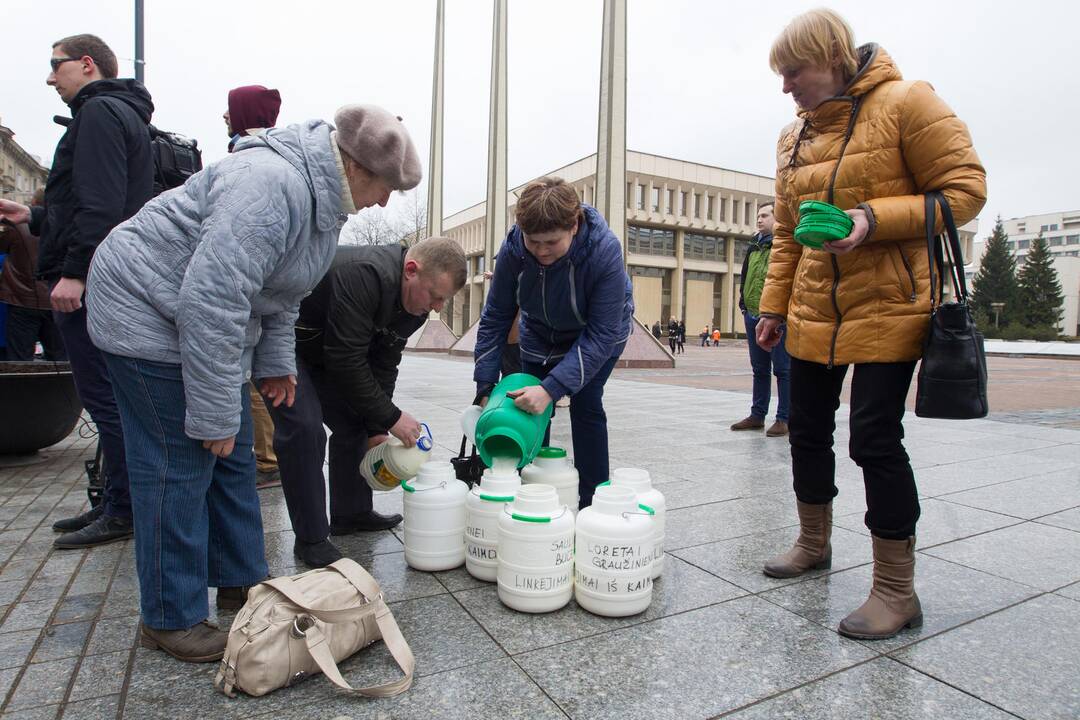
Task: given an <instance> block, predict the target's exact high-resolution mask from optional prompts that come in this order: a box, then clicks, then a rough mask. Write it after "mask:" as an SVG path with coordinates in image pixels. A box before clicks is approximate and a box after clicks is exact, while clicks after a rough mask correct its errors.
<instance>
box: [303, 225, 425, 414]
mask: <svg viewBox="0 0 1080 720" xmlns="http://www.w3.org/2000/svg"><path fill="white" fill-rule="evenodd" d="M405 252H406V249H405V248H404V247H403V246H401V245H367V246H359V247H355V246H354V247H342V248H339V249H338V252H337V256H336V257H335V258H334V264H333V265H332V266H331V268H330V272H328V273H327V274H326V277H324V278H323V279H322V280H321V281H320V282H319V284H318V285H317V286H315V290H313V291H312V293H311V295H309V296H308V297H307V298H305V299H304V301H303V302H302V303H300V317H299V319H298V320H297V323H296V324H297V328H296V354H297V355H298V356H299V357H300V358H301V359H302V360H303V361H304V362H306V363H308V364H310V365H314V366H316V367H323V368H325V369H326V372H327V374H328V375H329V376H330V381H331V383H332V384H333V385H334V386H335V387H336V388H337V390H338V392H339V393H341V396H342V397H343V398H344V399H345V402H346V403H347V404H348V405H349V407H350V408H351V409H352V411H353V412H355V413H356V414H357V415H358V416H360V417H362V418H363V420H364V424H365V426H366V427H367V430H368V432H369V433H370V434H373V435H374V434H381V433H385V432H386V431H387V430H388V429H389V428H390V427H391V426H392V425H393V424H394V423H396V422H397V421H398V418H400V417H401V410H399V409H398V407H397V406H396V405H394V403H393V400H392V398H393V396H394V386H395V385H396V384H397V375H398V365H400V364H401V353H402V351H403V350H404V349H405V342H406V341H407V340H408V339H409V336H410V335H412V334H413V333H414V332H416V330H417V329H418V328H419V327H420V326H421V325H423V324H424V318H425V316H424V315H410V314H409V313H407V312H406V311H405V308H404V307H402V305H401V273H402V267H403V265H404V263H405Z"/></svg>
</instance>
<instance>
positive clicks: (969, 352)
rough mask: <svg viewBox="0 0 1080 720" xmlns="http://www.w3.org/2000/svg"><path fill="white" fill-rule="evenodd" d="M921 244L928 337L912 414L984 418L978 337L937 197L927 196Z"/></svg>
mask: <svg viewBox="0 0 1080 720" xmlns="http://www.w3.org/2000/svg"><path fill="white" fill-rule="evenodd" d="M938 205H940V206H941V217H942V220H944V222H945V234H944V236H938V235H936V234H935V232H934V226H935V222H934V218H935V211H936V209H937V206H938ZM926 243H927V253H928V255H929V258H930V331H929V332H928V333H927V335H926V342H925V343H924V345H923V355H922V362H921V363H920V364H919V377H918V389H917V391H916V394H915V414H916V415H918V416H919V417H925V418H943V419H949V420H972V419H974V418H981V417H986V414H987V413H988V412H989V411H990V406H989V404H988V403H987V401H986V353H985V350H984V348H983V336H982V333H980V332H979V331H978V329H977V328H976V327H975V321H974V319H972V316H971V307H970V306H969V305H968V292H967V283H966V282H965V280H964V257H963V253H962V251H961V249H960V235H959V233H957V231H956V223H955V222H954V221H953V216H952V210H951V209H950V208H949V203H948V202H946V200H945V196H944V195H942V194H941V193H940V192H931V193H927V194H926ZM943 248H944V250H943ZM945 257H948V260H949V266H948V272H949V276H950V278H951V279H952V287H953V294H954V295H955V298H954V300H952V301H950V302H943V300H944V297H943V296H944V291H945V277H944V276H945V273H946V267H945ZM935 269H936V270H937V273H936V275H935V272H934V271H935Z"/></svg>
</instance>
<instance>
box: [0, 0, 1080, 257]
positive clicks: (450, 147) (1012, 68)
mask: <svg viewBox="0 0 1080 720" xmlns="http://www.w3.org/2000/svg"><path fill="white" fill-rule="evenodd" d="M816 5H817V3H806V2H792V1H790V0H774V1H772V2H768V3H746V2H738V3H733V2H714V1H711V0H630V2H629V10H628V26H629V30H628V57H629V60H628V63H629V68H628V75H629V82H628V96H629V103H628V104H629V107H628V112H629V120H628V146H629V148H630V149H632V150H639V151H643V152H649V153H655V154H659V155H666V156H670V157H676V158H680V159H686V160H692V161H697V162H703V163H708V164H712V165H719V166H722V167H726V168H731V169H734V170H742V171H747V172H753V173H759V174H763V175H770V176H771V175H773V174H774V170H775V166H774V162H775V160H774V148H775V142H776V137H777V134H778V132H779V129H780V128H781V127H782V126H783V125H784V124H786V123H787V122H789V121H790V119H791V118H792V117H793V115H794V104H793V103H792V101H791V99H790V98H788V97H787V96H785V95H783V94H782V93H781V91H780V81H779V79H778V78H777V77H776V76H775V75H773V73H772V71H771V70H770V69H769V67H768V52H769V46H770V44H771V42H772V40H773V38H775V36H776V35H777V33H778V32H779V31H780V30H781V29H782V28H783V26H784V25H785V23H786V22H787V21H788V20H789V19H790V18H791V17H793V16H794V15H796V14H798V13H800V12H803V11H805V10H807V9H810V8H812V7H815V6H816ZM830 6H831V7H833V8H834V9H836V10H838V11H839V12H841V13H842V14H843V15H844V16H845V17H846V18H847V19H848V21H849V22H850V23H851V25H852V26H853V28H854V30H855V35H856V41H857V42H859V43H863V42H870V41H873V42H877V43H879V44H880V45H882V46H883V47H884V48H886V49H887V50H888V51H889V53H890V54H891V55H892V56H893V58H894V59H895V60H896V62H897V64H898V65H899V67H900V69H901V71H902V72H903V73H904V76H905V77H906V78H908V79H925V80H929V81H930V82H931V83H933V85H934V86H935V88H936V89H937V91H938V93H939V94H940V95H941V96H942V97H943V98H944V99H945V100H946V102H948V103H949V104H950V105H951V106H952V107H953V109H954V110H955V111H956V113H957V114H958V115H959V116H960V117H961V118H962V119H963V120H965V121H966V122H967V123H968V125H969V127H970V128H971V132H972V135H973V137H974V140H975V147H976V149H977V151H978V152H979V155H980V156H981V158H982V160H983V163H984V164H985V166H986V168H987V171H988V175H989V186H990V197H989V202H988V204H987V206H986V208H985V209H984V210H983V213H982V215H981V216H980V220H981V223H980V233H979V235H980V236H982V235H984V234H985V233H987V232H988V231H989V230H990V228H991V225H992V223H993V218H994V216H996V215H998V214H1001V215H1002V216H1003V217H1005V218H1009V217H1016V216H1021V215H1029V214H1034V213H1039V212H1051V211H1057V210H1075V209H1078V208H1080V197H1078V193H1077V182H1076V175H1077V170H1078V167H1080V163H1078V160H1080V149H1078V143H1077V125H1078V122H1080V81H1078V80H1077V68H1078V67H1080V62H1078V60H1077V50H1076V47H1077V28H1078V27H1080V4H1077V3H1070V2H1064V1H1061V2H1039V1H1037V0H1036V1H1032V2H1024V3H987V2H970V1H967V0H965V1H953V0H950V1H949V2H943V1H942V0H936V1H933V2H930V1H925V0H904V2H902V3H898V2H890V3H884V2H866V1H865V0H863V2H856V1H854V0H836V1H835V2H832V3H831V4H830ZM0 7H2V8H3V18H4V21H5V22H4V24H5V30H6V32H5V34H4V35H5V37H4V42H3V44H2V50H0V52H2V57H3V67H4V74H3V78H4V79H3V84H4V87H3V93H2V94H0V122H2V123H3V124H4V125H6V126H7V127H9V128H11V129H12V130H14V131H15V134H16V139H17V141H18V142H19V143H20V144H21V145H22V146H23V147H24V148H26V149H27V150H29V151H30V152H31V153H34V154H36V155H39V156H41V157H43V158H44V159H45V160H46V163H48V162H50V161H51V156H52V153H53V150H54V148H55V145H56V142H57V140H58V139H59V137H60V135H61V129H60V128H59V126H57V125H55V124H53V123H52V120H51V118H52V116H53V115H55V114H61V113H66V111H67V108H66V106H64V104H63V103H62V102H61V100H60V98H59V96H58V95H57V94H56V92H55V91H54V90H52V89H51V88H49V87H47V86H46V85H45V77H46V75H47V73H48V58H49V55H50V52H51V49H50V48H51V45H52V43H53V42H54V41H55V40H57V39H59V38H61V37H63V36H65V35H71V34H75V33H82V32H91V33H95V34H98V35H100V36H101V37H102V38H104V39H105V41H106V42H108V43H109V44H110V45H111V46H112V48H113V49H114V50H115V51H116V54H117V56H118V57H120V58H121V61H120V74H121V76H129V77H130V76H133V74H134V70H133V67H134V66H133V62H132V58H133V57H134V30H133V27H134V17H133V16H134V11H133V8H134V2H133V1H132V0H78V1H77V2H76V1H74V0H2V4H0ZM491 9H492V4H491V2H488V1H487V0H447V2H446V79H445V82H446V119H445V146H446V150H445V159H444V164H445V179H444V183H445V185H444V186H445V190H444V197H445V204H446V213H447V214H450V213H451V212H454V211H457V210H460V209H462V208H465V207H468V206H470V205H472V204H474V203H476V202H479V201H481V200H482V199H483V197H484V188H485V167H486V153H487V150H486V144H487V118H488V85H489V75H490V52H491V15H492V13H491ZM602 12H603V6H602V2H600V0H510V2H509V41H508V47H509V100H510V110H509V144H510V151H509V175H510V183H511V185H514V184H517V183H520V182H523V181H525V180H528V179H529V178H531V177H535V176H537V175H539V174H542V173H544V172H546V171H550V170H553V169H555V168H557V167H559V166H561V165H564V164H566V163H569V162H572V161H574V160H577V159H579V158H581V157H583V156H585V155H588V154H590V153H592V152H594V151H595V149H596V135H597V128H596V114H597V105H598V91H599V74H600V73H599V65H600V39H601V38H600V28H601V18H602ZM434 15H435V2H434V0H397V2H386V1H385V0H383V1H376V0H309V2H306V3H296V2H278V1H276V0H271V1H270V2H262V3H222V2H209V1H208V0H185V2H166V1H165V0H146V56H147V57H146V61H147V65H146V84H147V87H148V88H149V90H150V93H151V94H152V95H153V98H154V103H155V105H156V108H157V109H156V111H155V114H154V120H153V121H154V123H155V125H157V126H158V127H161V128H164V129H168V130H174V131H177V132H181V133H183V134H186V135H189V136H191V137H195V138H197V139H198V141H199V144H200V146H201V147H202V148H203V152H204V156H203V157H204V161H206V162H209V161H213V160H216V159H219V158H221V157H222V156H224V154H225V148H226V144H227V137H226V131H225V125H224V122H223V121H222V119H221V114H222V112H224V110H225V109H226V94H227V92H228V90H229V88H232V87H235V86H237V85H246V84H256V83H257V84H262V85H266V86H269V87H276V88H278V89H279V90H280V91H281V95H282V107H281V116H280V118H279V124H287V123H290V122H296V121H299V120H303V119H307V118H311V117H321V118H326V119H332V117H333V113H334V110H335V109H336V108H337V107H338V106H340V105H342V104H345V103H349V102H364V103H376V104H379V105H382V106H384V107H386V108H388V109H390V110H392V111H393V112H395V113H397V114H398V115H401V116H402V117H404V119H405V122H406V125H407V126H408V128H409V130H410V132H411V133H412V135H413V138H414V140H415V142H416V145H417V148H418V150H419V152H420V156H421V159H422V160H423V162H424V165H425V171H426V165H427V157H428V144H429V142H428V141H429V138H428V132H429V125H430V113H431V110H430V105H431V79H432V55H433V46H434ZM425 187H426V172H425V180H424V183H422V184H421V187H420V190H421V191H422V192H423V191H424V188H425ZM393 202H395V203H401V202H402V200H401V199H400V198H396V199H395V200H394V201H393Z"/></svg>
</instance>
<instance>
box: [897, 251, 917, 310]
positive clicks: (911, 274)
mask: <svg viewBox="0 0 1080 720" xmlns="http://www.w3.org/2000/svg"><path fill="white" fill-rule="evenodd" d="M896 252H897V253H899V254H900V262H902V263H904V269H905V270H907V276H908V280H910V281H911V295H909V296H908V302H915V300H916V299H917V298H918V296H917V295H916V294H915V273H914V272H912V270H911V265H910V263H908V259H907V256H906V255H904V251H903V250H902V249H901V248H900V246H899V245H897V246H896Z"/></svg>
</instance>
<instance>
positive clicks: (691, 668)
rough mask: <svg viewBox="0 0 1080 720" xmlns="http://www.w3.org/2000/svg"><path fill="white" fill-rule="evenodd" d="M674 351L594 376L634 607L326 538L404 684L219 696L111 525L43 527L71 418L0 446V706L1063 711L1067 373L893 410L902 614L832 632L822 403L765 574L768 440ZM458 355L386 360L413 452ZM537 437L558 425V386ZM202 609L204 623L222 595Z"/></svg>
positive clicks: (25, 710)
mask: <svg viewBox="0 0 1080 720" xmlns="http://www.w3.org/2000/svg"><path fill="white" fill-rule="evenodd" d="M688 350H693V352H692V353H688V355H687V356H685V357H687V358H689V360H687V361H683V360H680V365H681V367H687V366H697V365H699V364H703V363H707V362H708V356H707V355H705V354H704V353H708V352H711V351H710V350H709V349H697V348H693V349H688ZM717 352H719V350H718V351H717ZM743 352H745V351H743ZM1000 362H1004V360H997V359H996V360H995V362H994V363H992V364H991V382H992V383H993V379H994V375H993V373H994V372H995V367H996V363H1000ZM1061 362H1065V363H1066V364H1067V365H1066V371H1067V373H1071V374H1072V375H1073V377H1074V378H1075V377H1076V375H1075V373H1076V371H1075V370H1074V369H1072V364H1069V361H1061ZM1057 367H1058V368H1060V367H1061V366H1060V363H1059V365H1058V366H1057ZM1077 367H1080V366H1077ZM679 373H680V370H679V369H678V368H677V369H676V370H672V371H651V372H650V373H641V372H635V371H620V372H617V373H616V374H615V375H614V376H613V379H612V380H611V381H610V382H609V383H608V385H607V392H606V400H605V403H606V407H607V411H608V417H609V424H610V428H611V454H612V466H613V467H620V466H633V467H643V468H647V469H648V470H649V471H650V472H651V473H652V478H653V482H654V484H655V485H656V487H657V488H658V489H659V490H661V491H662V492H663V493H664V495H665V497H666V500H667V506H668V516H667V542H666V547H667V551H668V559H667V561H666V565H665V570H664V575H663V577H662V578H661V579H660V580H659V581H657V583H656V585H655V590H654V597H653V602H652V605H651V607H649V609H648V610H647V611H646V612H645V613H643V614H641V615H639V616H635V617H630V618H623V619H609V618H601V617H597V616H594V615H590V614H588V613H586V612H585V611H583V610H581V609H580V608H578V607H576V606H575V605H574V604H573V602H571V604H570V606H568V607H566V608H564V609H563V610H560V611H558V612H554V613H551V614H547V615H535V616H533V615H524V614H521V613H516V612H513V611H510V610H508V609H506V608H505V607H503V606H502V605H501V604H500V602H499V600H498V598H497V595H496V591H495V588H494V587H493V586H491V585H487V584H484V583H481V582H478V581H475V580H473V579H472V578H471V577H470V576H469V575H468V574H467V573H466V572H465V571H464V569H459V570H454V571H451V572H445V573H434V574H429V573H423V572H417V571H414V570H410V569H408V568H407V567H406V564H405V560H404V554H403V546H402V543H401V537H400V534H399V533H395V532H389V531H387V532H380V533H373V534H365V535H354V536H350V537H347V538H339V540H341V542H340V543H339V545H340V547H341V548H342V550H343V551H344V552H345V553H346V555H348V556H350V557H352V558H354V559H356V560H357V561H358V562H360V563H361V564H362V565H363V566H364V567H365V568H367V569H368V570H369V571H370V572H371V573H372V574H373V575H374V576H375V578H376V579H377V580H378V581H379V582H380V583H381V585H382V587H383V589H384V591H385V594H386V596H387V598H388V599H389V601H390V602H391V608H392V610H393V612H394V615H395V616H396V618H397V620H398V622H399V624H400V625H401V628H402V631H403V633H404V635H405V637H406V639H407V640H408V641H409V643H410V644H411V646H412V648H413V651H414V653H415V655H416V659H417V678H416V682H415V684H414V686H413V688H412V689H411V690H409V691H408V692H406V693H405V694H404V695H401V696H399V697H396V698H391V699H380V700H370V699H366V698H354V697H349V696H346V695H343V694H341V693H340V692H337V691H335V690H334V689H333V687H332V686H331V685H330V683H328V682H327V681H326V680H325V679H323V678H321V677H315V678H313V679H310V680H307V681H305V682H303V683H300V684H298V685H296V686H294V687H291V688H286V689H283V690H279V691H277V692H274V693H271V694H270V695H267V696H265V697H262V698H249V697H244V696H241V697H238V698H236V699H229V698H227V697H225V696H224V695H222V694H220V693H219V692H218V691H217V690H215V689H214V688H213V687H212V678H213V675H214V673H215V672H216V669H217V668H216V665H215V664H207V665H191V664H186V663H181V662H179V661H176V660H174V659H172V658H170V657H168V656H166V655H165V654H163V653H160V652H156V651H149V650H145V649H143V648H141V647H138V645H137V642H136V628H137V624H138V586H137V583H136V579H135V568H134V553H133V545H132V543H131V542H126V543H119V544H113V545H107V546H104V547H99V548H95V549H92V550H88V551H64V550H54V549H53V548H52V542H53V539H54V537H55V536H54V534H53V532H52V530H51V529H50V525H51V523H52V522H53V521H54V520H56V519H58V518H62V517H67V516H70V515H73V514H76V513H78V512H80V511H81V510H82V509H84V507H85V505H86V492H85V484H86V482H85V475H84V474H83V472H82V469H83V462H84V461H85V460H86V459H88V458H90V457H91V456H92V454H93V448H94V444H93V440H92V439H83V438H80V437H79V434H78V433H75V434H73V435H72V436H71V437H70V438H69V439H68V440H67V441H65V442H64V443H61V444H60V445H57V446H55V447H53V448H50V449H49V450H47V451H45V452H44V453H43V455H44V456H45V458H46V460H45V461H44V462H39V463H37V464H32V465H27V466H24V467H18V468H8V469H0V530H2V531H0V698H2V705H0V712H2V717H3V719H4V720H7V719H8V718H11V719H12V720H14V719H15V718H35V719H36V718H56V717H63V718H65V720H70V719H72V718H80V719H82V718H119V717H124V718H138V719H140V720H141V719H143V718H159V717H160V718H241V717H272V718H274V719H275V720H289V719H292V718H328V719H329V718H354V719H356V720H359V719H360V718H417V719H420V718H425V719H426V718H462V719H465V718H468V719H469V720H475V719H479V718H491V719H496V718H529V719H530V720H532V719H536V720H539V719H541V718H575V719H584V718H613V719H616V718H617V719H619V720H628V719H631V718H643V719H644V718H648V719H654V718H672V719H678V720H683V719H687V720H693V719H697V718H712V717H718V716H723V717H733V718H737V719H738V720H750V719H751V718H754V719H757V718H783V717H791V718H837V719H846V718H852V719H855V718H896V719H901V718H903V719H908V718H910V719H912V720H914V719H921V718H957V719H959V718H964V719H967V718H979V719H986V720H991V719H997V718H1001V719H1005V718H1016V717H1019V718H1030V719H1035V718H1047V719H1049V718H1076V717H1080V681H1078V677H1080V671H1078V668H1080V429H1074V428H1080V425H1078V424H1077V423H1076V416H1077V410H1076V406H1078V405H1080V399H1077V396H1075V395H1073V398H1072V401H1071V403H1072V405H1073V409H1072V410H1071V411H1070V410H1068V409H1065V410H1062V409H1061V408H1055V409H1053V410H1052V411H1049V413H1048V415H1047V417H1048V418H1049V419H1048V420H1047V421H1046V422H1037V417H1036V416H1037V414H1038V413H1033V412H1029V413H1028V414H1027V415H1023V414H1021V415H1016V414H1015V413H1014V416H1013V417H1011V418H1009V419H1010V421H1009V422H1001V421H997V420H993V419H989V420H978V421H968V422H945V421H929V420H920V419H916V418H914V417H913V416H912V415H911V414H910V413H909V415H908V417H907V421H906V428H907V438H906V444H907V448H908V451H909V453H910V455H911V458H912V464H913V466H914V467H915V470H916V478H917V481H918V484H919V489H920V493H921V496H922V519H921V521H920V523H919V536H918V553H917V567H916V589H917V591H918V593H919V595H920V597H921V599H922V605H923V609H924V613H925V624H924V626H923V627H922V628H921V629H919V630H908V631H905V632H903V633H901V634H900V635H899V636H898V637H896V638H894V639H892V640H887V641H881V642H860V641H853V640H848V639H845V638H842V637H841V636H840V635H838V634H837V632H836V626H837V623H838V622H839V621H840V619H841V618H842V617H843V616H844V615H846V614H847V613H848V612H850V611H851V610H852V609H854V608H855V607H857V606H858V605H859V604H860V603H861V602H862V601H863V599H864V598H865V596H866V593H867V591H868V590H869V587H870V570H871V565H870V563H871V548H870V539H869V535H868V533H867V530H866V528H865V527H864V526H863V521H862V511H863V508H864V499H863V491H862V483H861V478H860V474H859V471H858V469H857V468H856V467H855V465H854V464H853V463H852V462H851V461H850V460H849V459H847V457H846V444H847V423H846V411H847V410H846V406H843V407H841V410H840V413H839V417H838V430H837V434H836V436H837V437H836V439H837V455H838V458H839V459H838V469H837V475H838V485H839V486H840V496H839V497H838V498H837V500H836V506H835V515H836V518H835V525H836V527H835V530H834V533H833V547H834V555H833V567H832V569H831V570H830V571H827V572H817V573H814V574H812V575H811V576H809V577H803V578H796V579H792V580H773V579H770V578H767V577H765V576H764V575H763V574H762V572H761V565H762V562H763V561H764V560H765V559H767V558H768V557H770V556H771V555H773V554H775V553H777V552H779V551H782V550H783V549H786V548H787V547H788V546H789V545H790V543H791V542H792V541H793V539H794V538H795V535H796V532H797V518H796V515H795V506H794V499H793V496H792V492H791V475H790V473H791V471H790V456H789V453H788V446H787V441H786V439H785V438H765V437H764V435H763V434H761V433H732V432H730V431H729V430H728V425H729V424H730V423H731V422H732V421H733V420H736V419H738V418H740V417H742V416H743V415H745V414H746V410H747V408H748V405H749V388H750V375H749V368H748V367H747V368H746V369H745V372H744V373H743V375H742V378H741V381H740V382H739V383H737V384H738V385H741V386H742V387H743V388H745V390H743V391H741V392H735V391H731V390H720V389H711V388H709V387H691V386H690V385H689V384H686V383H683V382H682V381H681V380H680V375H679ZM470 375H471V364H470V363H469V362H467V361H460V360H453V359H447V358H445V357H440V356H431V355H426V356H418V355H410V356H408V357H407V358H406V360H405V362H404V364H403V366H402V369H401V378H400V380H399V382H398V396H397V398H396V399H397V400H398V402H399V404H400V405H401V406H402V407H404V408H406V409H408V410H409V411H410V412H412V413H413V414H414V415H416V416H417V417H418V418H420V419H422V420H425V421H426V422H428V423H429V424H430V425H431V427H432V430H433V432H434V435H435V438H436V440H437V442H438V443H439V444H438V446H437V449H436V451H435V452H436V454H437V457H438V459H447V458H449V457H450V456H452V455H453V454H456V452H457V448H458V442H459V441H460V431H459V425H458V414H459V412H460V411H461V410H462V409H463V408H464V407H465V406H466V405H467V404H468V403H469V401H470V400H471V398H472V396H473V389H472V385H471V383H470V381H469V380H470ZM698 384H699V385H700V384H701V383H698ZM1066 404H1067V403H1066ZM553 442H554V443H555V444H562V445H564V446H566V447H569V422H568V416H567V413H566V411H565V410H560V411H559V414H558V416H557V418H556V421H555V432H554V440H553ZM260 497H261V500H262V507H263V517H264V524H265V532H266V551H267V555H268V560H269V563H270V570H271V572H272V573H273V574H275V575H279V574H292V573H295V572H300V571H301V569H300V568H297V567H296V566H295V562H296V561H295V560H294V559H293V555H292V544H293V535H292V532H291V530H290V529H289V519H288V515H287V513H286V510H285V503H284V500H283V497H282V495H281V491H280V489H279V488H271V489H267V490H263V491H261V492H260ZM401 497H402V496H401V491H400V490H397V491H394V492H391V493H385V494H380V495H378V497H377V500H376V507H377V509H379V510H381V511H383V512H386V511H400V509H401V504H402V501H401ZM335 541H336V540H335ZM211 593H213V591H212V590H211ZM211 608H213V602H211ZM211 619H212V620H216V621H217V622H219V623H221V624H223V625H225V626H227V625H228V624H229V623H230V622H231V620H232V616H229V615H221V616H219V617H216V618H213V617H212V618H211ZM342 671H343V673H344V675H345V677H346V679H347V680H348V681H349V682H350V683H352V684H353V685H354V686H355V685H357V684H358V683H359V684H372V683H376V682H384V681H386V680H389V679H392V678H393V677H395V673H396V672H397V670H396V668H395V666H394V665H393V663H392V660H391V659H390V656H389V653H388V652H387V651H386V650H385V648H384V647H383V645H382V644H381V643H378V644H376V645H374V646H372V647H370V648H368V649H366V650H364V651H362V652H360V653H359V654H357V655H356V656H354V657H353V658H352V659H351V660H350V661H348V662H346V663H344V664H343V665H342Z"/></svg>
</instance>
